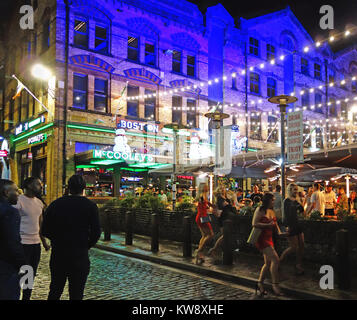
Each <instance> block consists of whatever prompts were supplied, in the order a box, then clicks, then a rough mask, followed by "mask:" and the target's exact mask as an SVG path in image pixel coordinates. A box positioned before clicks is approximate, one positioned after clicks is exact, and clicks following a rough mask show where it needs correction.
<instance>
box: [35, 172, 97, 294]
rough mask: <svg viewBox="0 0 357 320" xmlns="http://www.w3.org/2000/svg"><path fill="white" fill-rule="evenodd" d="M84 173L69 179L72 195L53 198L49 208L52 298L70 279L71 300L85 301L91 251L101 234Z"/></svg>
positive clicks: (44, 225)
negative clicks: (86, 191) (84, 295)
mask: <svg viewBox="0 0 357 320" xmlns="http://www.w3.org/2000/svg"><path fill="white" fill-rule="evenodd" d="M85 186H86V183H85V181H84V179H83V178H82V176H80V175H73V176H72V177H71V178H70V179H69V180H68V189H69V193H70V195H67V196H63V197H61V198H59V199H57V200H55V201H53V202H52V203H51V204H50V205H49V207H48V209H47V210H46V212H45V214H44V217H43V223H42V235H44V236H45V237H47V238H49V239H50V240H51V246H52V253H51V260H50V270H51V285H50V292H49V295H48V300H59V299H60V297H61V295H62V292H63V289H64V286H65V284H66V280H67V279H68V282H69V298H70V300H82V299H83V292H84V287H85V284H86V281H87V277H88V274H89V269H90V261H89V256H88V250H89V249H90V248H91V247H93V246H94V245H95V244H96V243H97V241H98V239H99V237H100V234H101V230H100V224H99V215H98V207H97V205H96V204H95V203H94V202H92V201H90V200H89V199H87V198H85V197H83V196H82V195H83V190H84V189H85Z"/></svg>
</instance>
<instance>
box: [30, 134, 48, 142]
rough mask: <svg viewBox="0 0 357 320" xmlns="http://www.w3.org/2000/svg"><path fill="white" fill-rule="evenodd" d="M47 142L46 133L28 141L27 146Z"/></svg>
mask: <svg viewBox="0 0 357 320" xmlns="http://www.w3.org/2000/svg"><path fill="white" fill-rule="evenodd" d="M46 140H47V134H46V133H41V134H38V135H37V136H34V137H31V138H28V139H27V144H34V143H38V142H43V141H46Z"/></svg>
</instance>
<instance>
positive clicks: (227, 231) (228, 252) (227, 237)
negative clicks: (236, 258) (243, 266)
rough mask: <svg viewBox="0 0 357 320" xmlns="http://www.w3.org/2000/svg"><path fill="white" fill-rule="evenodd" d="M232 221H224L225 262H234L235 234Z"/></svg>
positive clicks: (227, 263) (226, 263) (229, 263)
mask: <svg viewBox="0 0 357 320" xmlns="http://www.w3.org/2000/svg"><path fill="white" fill-rule="evenodd" d="M232 229H233V228H232V221H231V220H225V221H224V222H223V264H224V265H231V264H233V235H232Z"/></svg>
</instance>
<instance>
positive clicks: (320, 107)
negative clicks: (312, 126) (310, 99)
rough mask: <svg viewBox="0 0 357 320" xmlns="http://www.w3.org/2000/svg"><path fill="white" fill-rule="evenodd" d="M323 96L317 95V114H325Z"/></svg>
mask: <svg viewBox="0 0 357 320" xmlns="http://www.w3.org/2000/svg"><path fill="white" fill-rule="evenodd" d="M321 104H322V95H321V94H320V93H315V112H318V113H324V111H323V109H322V106H319V105H321Z"/></svg>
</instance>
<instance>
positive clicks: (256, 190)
mask: <svg viewBox="0 0 357 320" xmlns="http://www.w3.org/2000/svg"><path fill="white" fill-rule="evenodd" d="M255 197H258V198H259V202H261V201H262V199H263V193H261V192H260V191H259V187H258V186H257V185H255V186H254V187H253V193H252V194H251V195H250V199H251V200H252V201H253V202H254V198H255ZM257 201H258V199H257Z"/></svg>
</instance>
